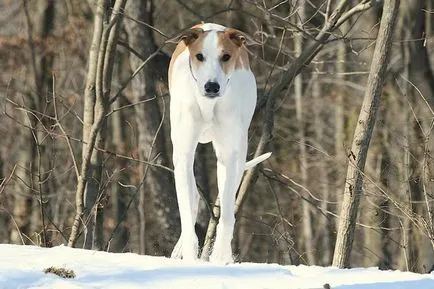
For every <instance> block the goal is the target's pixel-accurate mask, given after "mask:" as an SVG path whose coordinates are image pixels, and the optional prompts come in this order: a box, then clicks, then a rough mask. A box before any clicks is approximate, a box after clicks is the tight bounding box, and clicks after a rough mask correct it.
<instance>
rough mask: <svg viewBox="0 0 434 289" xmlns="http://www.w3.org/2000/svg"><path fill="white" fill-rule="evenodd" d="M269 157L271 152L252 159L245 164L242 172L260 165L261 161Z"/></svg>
mask: <svg viewBox="0 0 434 289" xmlns="http://www.w3.org/2000/svg"><path fill="white" fill-rule="evenodd" d="M270 156H271V152H268V153H265V154H262V155H260V156H259V157H256V158H254V159H253V160H250V161H248V162H246V166H245V167H244V170H248V169H251V168H253V167H254V166H256V165H257V164H259V163H262V162H263V161H265V160H266V159H268V158H269V157H270Z"/></svg>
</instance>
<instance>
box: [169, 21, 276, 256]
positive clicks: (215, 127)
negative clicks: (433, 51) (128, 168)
mask: <svg viewBox="0 0 434 289" xmlns="http://www.w3.org/2000/svg"><path fill="white" fill-rule="evenodd" d="M246 41H247V37H246V36H245V35H244V34H243V33H242V32H240V31H238V30H235V29H232V28H226V27H224V26H221V25H217V24H212V23H206V24H199V25H196V26H194V27H193V28H191V29H189V30H187V31H185V32H184V33H182V34H181V35H180V36H178V37H177V38H176V42H179V43H178V46H177V47H176V50H175V51H174V53H173V55H172V59H171V61H170V66H169V90H170V96H171V102H170V122H171V138H172V143H173V165H174V167H175V182H176V192H177V198H178V205H179V212H180V216H181V237H180V239H179V240H178V243H177V244H176V246H175V248H174V250H173V252H172V257H175V258H181V257H182V258H183V259H187V260H194V259H196V258H197V254H198V240H197V236H196V233H195V230H194V225H195V222H196V216H197V210H198V202H199V193H198V191H197V187H196V182H195V178H194V174H193V163H194V152H195V150H196V146H197V144H198V143H199V142H200V143H208V142H212V144H213V146H214V149H215V152H216V156H217V179H218V191H219V198H220V206H221V207H220V220H219V224H218V226H217V232H216V238H215V242H214V248H213V252H212V254H211V256H210V260H211V261H212V262H217V263H230V262H233V258H232V249H231V241H232V237H233V230H234V223H235V216H234V205H235V195H236V192H237V189H238V187H239V185H240V182H241V178H242V176H243V172H244V170H245V169H246V167H247V168H248V167H252V166H255V165H256V164H258V163H259V162H261V161H263V160H265V159H267V158H268V157H269V156H270V154H269V153H268V154H264V155H262V156H260V157H258V158H255V159H253V160H252V161H250V162H248V163H246V155H247V140H248V139H247V132H248V128H249V125H250V121H251V119H252V116H253V112H254V110H255V105H256V81H255V77H254V75H253V73H252V71H251V70H250V66H249V59H248V54H247V51H246V48H245V47H244V44H245V42H246Z"/></svg>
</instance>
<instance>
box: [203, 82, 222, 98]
mask: <svg viewBox="0 0 434 289" xmlns="http://www.w3.org/2000/svg"><path fill="white" fill-rule="evenodd" d="M204 88H205V96H206V97H210V98H214V97H218V96H220V84H218V83H217V82H212V81H208V82H207V83H205V87H204Z"/></svg>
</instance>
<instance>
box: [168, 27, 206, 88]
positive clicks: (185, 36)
mask: <svg viewBox="0 0 434 289" xmlns="http://www.w3.org/2000/svg"><path fill="white" fill-rule="evenodd" d="M201 26H202V24H198V25H195V26H193V27H192V28H191V29H189V30H187V31H185V32H184V33H181V35H179V36H177V37H176V38H175V39H176V41H174V42H176V43H178V45H177V46H176V49H175V51H174V52H173V53H172V57H171V59H170V64H169V87H170V83H171V81H172V72H173V65H174V64H175V61H176V59H177V58H178V56H179V55H181V54H182V53H183V52H184V51H185V50H186V49H189V50H190V55H195V54H196V53H197V52H200V50H201V49H202V44H203V39H204V37H205V35H206V34H207V33H208V32H204V31H203V29H202V28H200V27H201ZM192 61H193V63H195V62H197V60H196V58H195V57H193V58H192Z"/></svg>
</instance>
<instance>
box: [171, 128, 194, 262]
mask: <svg viewBox="0 0 434 289" xmlns="http://www.w3.org/2000/svg"><path fill="white" fill-rule="evenodd" d="M175 126H176V127H177V128H176V129H174V128H173V127H172V132H173V131H175V133H172V142H173V165H174V168H175V172H174V173H175V185H176V196H177V198H178V207H179V214H180V217H181V236H180V238H179V240H178V243H177V244H176V246H175V248H174V250H173V252H172V257H182V258H183V259H185V260H195V259H197V254H198V240H197V236H196V233H195V231H194V225H195V222H196V215H195V214H197V197H196V196H195V194H196V192H197V188H196V187H195V186H196V182H195V178H194V174H193V163H194V152H195V150H196V146H197V143H198V137H197V132H195V130H194V129H193V128H192V126H182V127H183V128H184V129H182V128H181V127H180V126H181V124H175Z"/></svg>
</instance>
